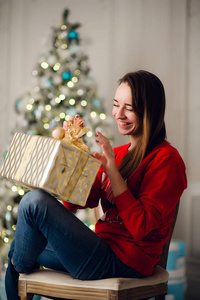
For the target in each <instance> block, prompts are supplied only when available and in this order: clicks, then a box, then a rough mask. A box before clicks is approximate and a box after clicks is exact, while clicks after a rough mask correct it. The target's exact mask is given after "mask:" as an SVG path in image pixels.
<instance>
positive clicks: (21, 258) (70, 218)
mask: <svg viewBox="0 0 200 300" xmlns="http://www.w3.org/2000/svg"><path fill="white" fill-rule="evenodd" d="M11 258H13V262H14V267H13V265H12V264H11ZM39 265H42V266H45V267H47V268H52V269H55V270H60V271H65V272H69V273H70V274H71V275H72V276H73V277H74V278H78V279H82V280H94V279H102V278H111V277H132V278H135V277H137V278H141V277H144V276H143V275H142V274H140V273H139V272H137V271H136V270H134V269H132V268H130V267H129V266H127V265H125V264H124V263H123V262H122V261H120V259H119V258H118V257H117V256H116V254H115V253H114V252H113V251H112V250H111V248H110V246H109V244H108V243H107V242H106V241H104V240H103V239H101V238H100V237H99V236H98V235H96V234H95V233H94V232H93V231H91V230H90V229H89V228H88V227H87V226H85V225H84V223H83V222H81V221H80V220H79V219H78V218H77V217H76V216H75V215H74V214H73V213H72V212H70V211H68V210H67V209H66V208H65V207H64V205H63V204H62V203H60V202H59V201H58V200H56V199H55V198H54V197H52V196H51V195H50V194H48V193H46V192H44V191H42V190H33V191H31V192H29V193H27V194H26V195H25V196H24V197H23V199H22V200H21V202H20V205H19V209H18V220H17V229H16V234H15V239H14V240H13V241H12V244H11V247H10V251H9V262H8V269H7V272H6V280H5V282H6V293H7V298H8V300H15V299H19V297H18V296H17V282H18V275H19V273H28V272H30V271H32V270H33V269H34V268H38V267H39Z"/></svg>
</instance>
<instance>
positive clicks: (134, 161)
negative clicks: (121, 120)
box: [118, 70, 166, 179]
mask: <svg viewBox="0 0 200 300" xmlns="http://www.w3.org/2000/svg"><path fill="white" fill-rule="evenodd" d="M122 82H126V83H127V84H128V85H129V87H130V88H131V93H132V107H133V111H134V113H135V114H136V115H137V116H138V117H139V119H140V120H141V121H142V124H143V132H142V136H141V139H140V140H139V141H138V143H137V145H136V146H135V147H134V148H133V149H132V150H130V151H129V152H128V153H127V154H126V155H125V156H124V158H123V159H122V161H121V163H120V165H119V167H118V168H119V171H120V173H121V175H122V177H123V178H124V179H126V178H128V177H129V176H130V175H131V173H132V172H133V171H135V170H136V169H137V168H138V167H139V165H140V164H141V162H142V160H143V159H144V157H145V155H147V153H149V152H150V151H151V150H152V149H153V148H154V147H155V146H156V145H158V144H159V143H161V142H163V141H164V140H165V139H166V129H165V122H164V114H165V91H164V87H163V84H162V82H161V81H160V79H159V78H158V77H157V76H155V75H154V74H152V73H150V72H147V71H143V70H140V71H137V72H133V73H127V74H126V75H124V76H123V77H122V78H121V79H120V80H119V84H121V83H122Z"/></svg>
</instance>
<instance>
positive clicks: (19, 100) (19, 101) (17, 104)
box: [16, 99, 22, 108]
mask: <svg viewBox="0 0 200 300" xmlns="http://www.w3.org/2000/svg"><path fill="white" fill-rule="evenodd" d="M21 103H22V100H21V99H18V100H17V101H16V107H17V108H18V107H19V106H20V105H21Z"/></svg>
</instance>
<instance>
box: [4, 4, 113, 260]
mask: <svg viewBox="0 0 200 300" xmlns="http://www.w3.org/2000/svg"><path fill="white" fill-rule="evenodd" d="M68 17H69V10H68V9H66V10H65V11H64V13H63V18H62V24H61V26H59V27H55V28H53V29H52V37H51V41H50V43H49V44H50V48H49V51H48V52H47V53H42V54H41V55H40V57H39V60H38V63H37V64H36V66H35V68H34V70H33V71H32V76H33V88H32V89H31V91H29V92H27V93H26V94H25V95H23V96H22V97H20V98H18V99H17V100H16V106H15V108H16V112H17V124H16V127H15V132H16V131H18V132H23V133H27V134H30V135H35V134H36V135H44V136H51V132H52V130H53V129H54V128H55V127H57V126H62V124H63V121H64V120H68V118H69V116H75V115H76V114H79V115H80V116H81V117H82V118H83V119H84V120H85V124H86V125H87V127H89V128H90V131H88V132H87V134H86V135H85V136H84V140H85V142H86V144H87V145H88V146H89V147H90V150H91V151H94V150H98V151H99V148H98V149H96V144H95V143H94V138H92V137H93V136H94V135H95V133H96V131H101V132H103V134H105V135H107V137H108V138H109V139H110V140H111V141H112V135H110V136H108V130H107V127H108V125H110V120H109V118H108V117H107V116H106V114H105V110H104V107H103V103H102V101H101V99H100V98H98V97H97V88H96V84H95V82H94V80H93V78H92V77H91V76H90V67H89V64H88V57H87V56H86V55H85V54H84V52H83V50H82V49H81V45H80V37H79V33H78V29H79V27H80V24H79V23H74V24H71V23H70V22H69V21H68ZM24 193H25V191H24V189H23V188H21V187H17V186H15V185H13V184H12V183H10V182H9V181H7V180H1V186H0V246H1V257H3V261H5V260H6V257H5V254H6V253H7V250H8V248H9V245H10V242H11V240H12V238H13V237H14V234H15V229H16V220H17V208H18V204H19V201H20V199H21V197H22V196H23V195H24ZM80 214H84V213H83V212H81V213H80ZM80 218H82V220H83V221H86V222H88V223H90V221H88V217H86V216H85V215H82V216H80Z"/></svg>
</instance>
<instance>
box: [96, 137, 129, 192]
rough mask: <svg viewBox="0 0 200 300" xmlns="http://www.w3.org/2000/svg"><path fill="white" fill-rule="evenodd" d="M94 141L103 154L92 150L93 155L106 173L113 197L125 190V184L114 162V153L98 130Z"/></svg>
mask: <svg viewBox="0 0 200 300" xmlns="http://www.w3.org/2000/svg"><path fill="white" fill-rule="evenodd" d="M96 143H97V144H98V145H99V146H101V148H102V150H103V154H102V155H101V154H99V153H98V152H94V153H93V155H94V157H95V158H97V159H98V160H99V161H100V162H101V164H102V167H103V168H104V169H105V172H106V174H107V175H108V177H109V179H110V183H111V187H112V191H113V195H114V197H117V196H118V195H120V194H122V193H123V192H125V191H126V190H127V185H126V183H125V181H124V179H123V178H122V176H121V174H120V173H119V170H118V168H117V166H116V163H115V154H114V151H113V148H112V146H111V144H110V142H109V140H108V139H107V138H106V137H105V136H104V135H103V134H101V133H100V132H97V134H96Z"/></svg>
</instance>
